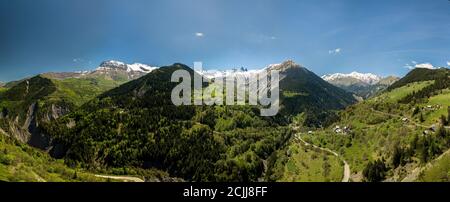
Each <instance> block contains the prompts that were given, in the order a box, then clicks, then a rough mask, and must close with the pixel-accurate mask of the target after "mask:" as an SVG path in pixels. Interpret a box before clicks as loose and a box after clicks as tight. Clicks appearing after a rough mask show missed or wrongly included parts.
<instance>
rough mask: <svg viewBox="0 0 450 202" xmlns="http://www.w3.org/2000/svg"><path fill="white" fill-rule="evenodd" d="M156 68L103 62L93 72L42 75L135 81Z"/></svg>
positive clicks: (135, 64)
mask: <svg viewBox="0 0 450 202" xmlns="http://www.w3.org/2000/svg"><path fill="white" fill-rule="evenodd" d="M157 68H158V67H153V66H150V65H146V64H141V63H133V64H126V63H124V62H120V61H116V60H109V61H104V62H102V63H101V64H100V66H99V67H97V68H96V69H95V70H90V71H78V72H50V73H45V74H43V75H45V76H48V77H51V78H54V79H65V78H92V77H103V78H105V79H110V80H115V81H129V80H133V79H137V78H139V77H141V76H143V75H145V74H147V73H149V72H151V71H153V70H155V69H157Z"/></svg>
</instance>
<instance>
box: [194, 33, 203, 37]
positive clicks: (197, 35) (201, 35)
mask: <svg viewBox="0 0 450 202" xmlns="http://www.w3.org/2000/svg"><path fill="white" fill-rule="evenodd" d="M195 36H196V37H203V36H205V34H203V33H202V32H196V33H195Z"/></svg>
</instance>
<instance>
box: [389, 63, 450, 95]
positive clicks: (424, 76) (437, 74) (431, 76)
mask: <svg viewBox="0 0 450 202" xmlns="http://www.w3.org/2000/svg"><path fill="white" fill-rule="evenodd" d="M449 76H450V70H449V69H447V68H440V69H426V68H415V69H413V70H411V71H410V72H409V73H408V74H407V75H406V76H404V77H403V78H401V79H400V80H398V81H397V82H395V83H393V84H392V85H391V86H389V88H388V90H393V89H395V88H399V87H402V86H405V85H406V84H408V83H413V82H420V81H431V80H436V79H449Z"/></svg>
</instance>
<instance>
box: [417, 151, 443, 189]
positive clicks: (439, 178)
mask: <svg viewBox="0 0 450 202" xmlns="http://www.w3.org/2000/svg"><path fill="white" fill-rule="evenodd" d="M419 181H424V182H449V181H450V152H447V153H446V154H444V155H443V156H442V157H441V158H440V159H438V160H436V161H434V162H432V163H431V166H430V167H429V168H427V169H425V171H423V173H422V174H421V176H420V177H419Z"/></svg>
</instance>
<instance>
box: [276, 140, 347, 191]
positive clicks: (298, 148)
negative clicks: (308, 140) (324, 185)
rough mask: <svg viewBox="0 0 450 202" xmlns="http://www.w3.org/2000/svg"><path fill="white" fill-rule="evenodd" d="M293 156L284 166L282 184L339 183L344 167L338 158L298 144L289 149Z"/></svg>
mask: <svg viewBox="0 0 450 202" xmlns="http://www.w3.org/2000/svg"><path fill="white" fill-rule="evenodd" d="M288 150H289V151H290V153H291V156H290V158H289V160H288V161H287V163H286V164H285V165H284V172H283V176H282V178H281V179H280V180H279V181H281V182H339V181H341V179H342V174H343V165H342V164H341V161H340V160H339V159H338V157H336V156H334V155H331V154H329V153H325V152H323V151H321V150H314V149H313V148H312V147H310V146H309V147H306V146H303V145H300V144H298V143H293V144H291V145H290V146H289V147H288Z"/></svg>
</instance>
